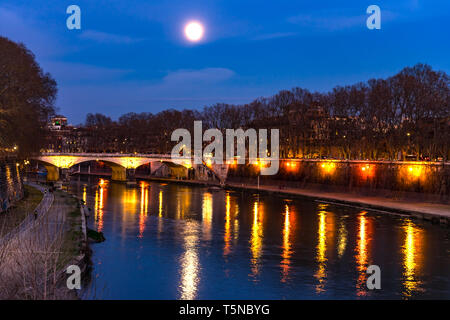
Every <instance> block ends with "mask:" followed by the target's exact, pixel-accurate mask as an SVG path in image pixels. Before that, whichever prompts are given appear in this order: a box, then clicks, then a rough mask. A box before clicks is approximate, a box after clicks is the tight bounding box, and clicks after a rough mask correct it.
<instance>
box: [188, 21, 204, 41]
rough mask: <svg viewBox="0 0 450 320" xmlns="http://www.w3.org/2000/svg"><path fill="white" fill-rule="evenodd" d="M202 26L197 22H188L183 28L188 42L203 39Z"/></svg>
mask: <svg viewBox="0 0 450 320" xmlns="http://www.w3.org/2000/svg"><path fill="white" fill-rule="evenodd" d="M203 32H204V30H203V26H202V25H201V24H200V23H198V22H189V23H188V24H187V25H186V27H185V28H184V34H185V35H186V37H187V38H188V40H189V41H193V42H196V41H199V40H200V39H201V38H202V37H203Z"/></svg>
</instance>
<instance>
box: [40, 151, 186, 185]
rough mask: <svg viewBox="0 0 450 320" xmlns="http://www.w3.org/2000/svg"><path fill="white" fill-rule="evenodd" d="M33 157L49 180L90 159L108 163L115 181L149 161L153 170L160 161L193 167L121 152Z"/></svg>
mask: <svg viewBox="0 0 450 320" xmlns="http://www.w3.org/2000/svg"><path fill="white" fill-rule="evenodd" d="M32 159H33V160H36V161H39V162H41V163H43V164H44V166H45V168H46V169H47V172H48V175H47V180H48V181H57V180H59V178H60V171H63V172H64V171H66V170H67V169H69V168H71V167H73V166H75V165H77V164H80V163H84V162H90V161H101V162H104V163H105V164H107V165H108V166H109V167H110V168H111V170H112V177H111V179H112V180H114V181H126V180H127V176H128V175H129V174H130V175H132V176H134V170H135V169H136V168H138V167H140V166H142V165H145V164H149V163H150V164H152V166H151V167H152V171H153V172H154V171H155V170H157V169H158V167H159V166H158V165H153V164H158V163H161V164H164V163H175V164H178V165H181V166H183V167H185V168H187V169H190V168H191V167H192V166H191V162H190V161H187V160H179V159H175V160H172V159H171V158H170V156H168V157H161V156H160V157H157V156H154V157H151V156H139V155H136V156H134V155H120V154H117V155H116V154H114V155H108V154H93V155H88V154H43V155H41V156H38V157H35V158H32ZM153 167H154V168H153ZM127 173H129V174H127Z"/></svg>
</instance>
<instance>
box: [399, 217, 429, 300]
mask: <svg viewBox="0 0 450 320" xmlns="http://www.w3.org/2000/svg"><path fill="white" fill-rule="evenodd" d="M403 231H404V233H405V240H404V241H405V242H404V244H403V246H402V252H403V268H404V272H403V279H404V280H403V286H404V295H405V296H406V297H410V296H412V294H413V293H414V292H416V291H421V288H420V286H421V284H422V282H421V281H420V278H419V276H420V275H421V270H422V266H423V259H424V257H423V246H424V236H423V230H422V229H421V228H419V227H418V226H416V225H415V224H414V223H413V222H412V221H411V220H409V221H408V222H407V223H406V224H405V225H404V226H403Z"/></svg>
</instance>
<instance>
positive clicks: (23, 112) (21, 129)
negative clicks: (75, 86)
mask: <svg viewBox="0 0 450 320" xmlns="http://www.w3.org/2000/svg"><path fill="white" fill-rule="evenodd" d="M56 91H57V89H56V82H55V81H54V80H53V79H52V78H51V76H50V75H49V74H48V73H44V72H43V71H42V69H41V68H40V66H39V65H38V64H37V62H36V61H35V58H34V55H33V54H32V53H31V52H30V51H29V50H28V49H27V48H25V46H24V45H22V44H17V43H15V42H12V41H10V40H8V39H7V38H4V37H0V150H1V152H5V151H6V150H15V152H18V153H19V154H22V155H27V154H29V153H32V152H37V151H39V149H40V147H41V146H42V144H43V143H44V139H45V128H46V124H47V121H48V117H49V115H51V114H53V113H54V107H53V103H54V100H55V97H56Z"/></svg>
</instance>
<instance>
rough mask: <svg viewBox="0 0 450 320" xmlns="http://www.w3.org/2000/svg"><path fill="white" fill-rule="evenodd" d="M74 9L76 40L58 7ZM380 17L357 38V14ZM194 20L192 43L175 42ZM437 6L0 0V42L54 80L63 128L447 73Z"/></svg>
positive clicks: (413, 2) (355, 1)
mask: <svg viewBox="0 0 450 320" xmlns="http://www.w3.org/2000/svg"><path fill="white" fill-rule="evenodd" d="M71 4H76V5H78V6H80V8H81V15H82V21H81V27H82V28H81V30H68V29H67V28H66V19H67V17H68V15H67V14H66V8H67V6H68V5H71ZM371 4H377V5H379V6H380V7H381V10H382V28H381V30H372V31H371V30H368V29H367V27H366V19H367V17H368V15H367V14H366V9H367V7H368V6H369V5H371ZM189 20H198V21H201V22H203V24H204V25H205V28H206V36H205V39H204V41H202V42H201V43H199V44H190V43H187V41H186V40H185V39H184V37H183V27H184V24H185V23H186V22H187V21H189ZM449 24H450V1H448V0H388V1H384V0H383V1H381V0H370V1H365V0H346V1H336V0H315V1H311V0H308V1H302V0H297V1H293V0H277V1H266V0H264V1H261V0H258V1H256V0H251V1H247V0H221V1H214V0H204V1H195V0H194V1H192V0H189V1H187V0H170V1H169V0H166V1H159V0H152V1H143V0H142V1H138V0H120V1H119V0H95V1H93V0H86V1H85V0H83V1H81V0H74V1H63V0H46V1H42V0H2V1H1V3H0V35H3V36H7V37H9V38H10V39H12V40H14V41H21V42H23V43H24V44H25V45H26V46H27V47H28V48H30V49H31V50H32V51H33V52H34V53H35V54H36V58H37V60H38V62H39V63H40V64H41V66H42V67H43V68H44V70H45V71H48V72H50V73H51V74H52V75H53V76H54V78H55V79H56V80H57V82H58V87H59V93H58V100H57V107H58V108H59V112H60V113H62V114H64V115H66V116H68V117H69V122H71V123H80V122H83V121H84V119H85V116H86V114H87V113H88V112H101V113H105V114H107V115H110V116H111V117H113V118H114V119H115V118H117V117H118V116H119V115H121V114H123V113H126V112H132V111H133V112H143V111H145V112H153V113H156V112H158V111H161V110H163V109H167V108H171V107H173V108H176V109H183V108H202V107H203V106H204V105H209V104H213V103H216V102H228V103H245V102H250V101H251V100H253V99H254V98H257V97H260V96H270V95H272V94H275V93H276V92H278V91H279V90H281V89H290V88H293V87H296V86H300V87H304V88H308V89H310V90H319V91H325V90H329V89H331V88H333V87H334V86H336V85H345V84H352V83H355V82H358V81H365V80H367V79H369V78H372V77H387V76H390V75H392V74H395V73H396V72H398V71H399V70H400V69H402V68H403V67H405V66H407V65H414V64H416V63H418V62H423V63H428V64H430V65H431V66H432V67H433V68H434V69H438V70H443V71H446V72H447V73H450V41H449V40H450V27H449Z"/></svg>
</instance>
